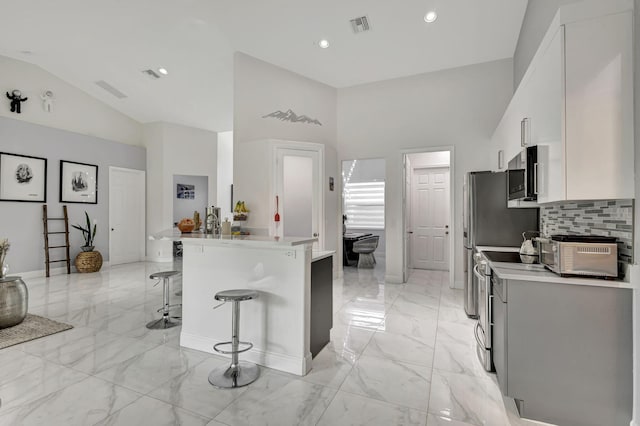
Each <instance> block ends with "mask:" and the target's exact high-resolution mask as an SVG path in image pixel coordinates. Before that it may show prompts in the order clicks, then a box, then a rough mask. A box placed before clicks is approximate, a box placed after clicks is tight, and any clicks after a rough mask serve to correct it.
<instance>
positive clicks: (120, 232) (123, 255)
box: [109, 167, 146, 265]
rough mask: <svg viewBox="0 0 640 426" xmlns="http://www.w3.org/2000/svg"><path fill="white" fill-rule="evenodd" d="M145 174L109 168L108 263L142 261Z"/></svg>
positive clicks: (143, 247) (143, 248) (139, 171)
mask: <svg viewBox="0 0 640 426" xmlns="http://www.w3.org/2000/svg"><path fill="white" fill-rule="evenodd" d="M145 200H146V196H145V172H144V171H142V170H133V169H124V168H120V167H109V230H110V232H109V263H110V264H111V265H118V264H121V263H133V262H140V261H143V260H144V258H145Z"/></svg>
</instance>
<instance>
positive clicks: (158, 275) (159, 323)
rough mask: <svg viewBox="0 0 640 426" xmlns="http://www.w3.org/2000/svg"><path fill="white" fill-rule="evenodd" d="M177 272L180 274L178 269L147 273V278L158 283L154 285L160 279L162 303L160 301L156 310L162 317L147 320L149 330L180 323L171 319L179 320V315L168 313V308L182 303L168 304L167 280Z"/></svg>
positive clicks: (174, 325) (165, 327)
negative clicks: (160, 304) (173, 315)
mask: <svg viewBox="0 0 640 426" xmlns="http://www.w3.org/2000/svg"><path fill="white" fill-rule="evenodd" d="M179 274H180V271H163V272H154V273H153V274H151V275H149V278H151V279H152V280H154V279H157V280H158V283H156V285H158V284H159V283H160V281H162V301H163V303H162V308H160V309H158V312H162V318H160V319H159V320H153V321H151V322H149V323H148V324H147V328H149V329H151V330H160V329H167V328H171V327H176V326H178V325H180V322H179V321H173V320H180V319H181V318H180V317H170V315H169V310H170V309H171V308H175V307H178V306H182V304H180V303H178V304H176V305H170V304H169V280H170V279H171V277H174V276H176V275H179ZM154 287H155V286H154Z"/></svg>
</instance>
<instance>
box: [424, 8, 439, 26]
mask: <svg viewBox="0 0 640 426" xmlns="http://www.w3.org/2000/svg"><path fill="white" fill-rule="evenodd" d="M436 19H438V14H437V13H436V11H435V10H430V11H428V12H427V14H426V15H424V22H427V23H429V24H430V23H432V22H434V21H435V20H436Z"/></svg>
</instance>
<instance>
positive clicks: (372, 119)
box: [338, 60, 513, 287]
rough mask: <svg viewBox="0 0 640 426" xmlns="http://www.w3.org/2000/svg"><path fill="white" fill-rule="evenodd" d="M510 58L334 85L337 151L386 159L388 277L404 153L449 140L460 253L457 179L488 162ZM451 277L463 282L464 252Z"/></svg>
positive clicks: (395, 247) (397, 273) (396, 262)
mask: <svg viewBox="0 0 640 426" xmlns="http://www.w3.org/2000/svg"><path fill="white" fill-rule="evenodd" d="M512 78H513V63H512V61H511V60H501V61H494V62H488V63H484V64H478V65H472V66H468V67H462V68H456V69H450V70H445V71H439V72H434V73H427V74H421V75H417V76H412V77H406V78H401V79H395V80H388V81H383V82H378V83H372V84H366V85H361V86H355V87H351V88H346V89H340V90H339V91H338V152H339V154H338V155H339V158H340V159H353V158H367V157H369V158H371V157H381V158H385V159H386V206H385V216H386V219H385V220H386V256H387V263H386V265H387V279H389V280H390V281H394V282H400V281H401V280H402V232H403V231H402V185H403V177H402V154H401V151H402V150H405V149H420V148H425V147H444V146H452V147H454V149H455V152H454V157H453V158H452V164H453V165H454V166H455V176H452V183H453V185H454V188H455V202H454V205H455V210H454V218H455V223H454V224H453V225H454V233H453V237H454V239H455V242H454V244H455V251H454V253H462V180H463V175H464V173H465V172H467V171H470V170H482V169H488V168H489V167H490V165H491V161H490V158H491V157H492V156H491V155H490V154H489V153H488V152H486V151H487V150H486V147H487V146H488V144H489V140H490V138H491V135H492V134H493V131H494V130H495V127H496V126H497V124H498V122H499V120H500V118H501V117H502V114H503V113H504V110H505V109H506V106H507V104H508V102H509V100H510V99H511V96H512V94H513V80H512ZM455 282H456V286H457V287H462V283H463V271H462V256H461V255H460V256H456V261H455Z"/></svg>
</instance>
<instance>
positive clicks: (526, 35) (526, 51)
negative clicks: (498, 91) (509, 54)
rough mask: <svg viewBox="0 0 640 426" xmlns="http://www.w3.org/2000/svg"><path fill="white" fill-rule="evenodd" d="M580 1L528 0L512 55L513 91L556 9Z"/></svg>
mask: <svg viewBox="0 0 640 426" xmlns="http://www.w3.org/2000/svg"><path fill="white" fill-rule="evenodd" d="M577 1H581V0H530V1H529V4H528V5H527V11H526V13H525V15H524V20H523V22H522V28H521V29H520V37H519V38H518V44H517V45H516V51H515V52H514V54H513V89H514V90H515V89H516V88H517V87H518V85H519V84H520V80H522V77H523V76H524V73H525V72H526V71H527V68H528V67H529V64H530V63H531V59H533V56H534V55H535V54H536V51H537V50H538V46H540V42H541V41H542V38H543V37H544V35H545V33H546V32H547V30H548V29H549V25H550V24H551V21H552V20H553V17H554V16H555V14H556V12H557V11H558V7H560V6H562V5H563V4H567V3H575V2H577Z"/></svg>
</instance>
